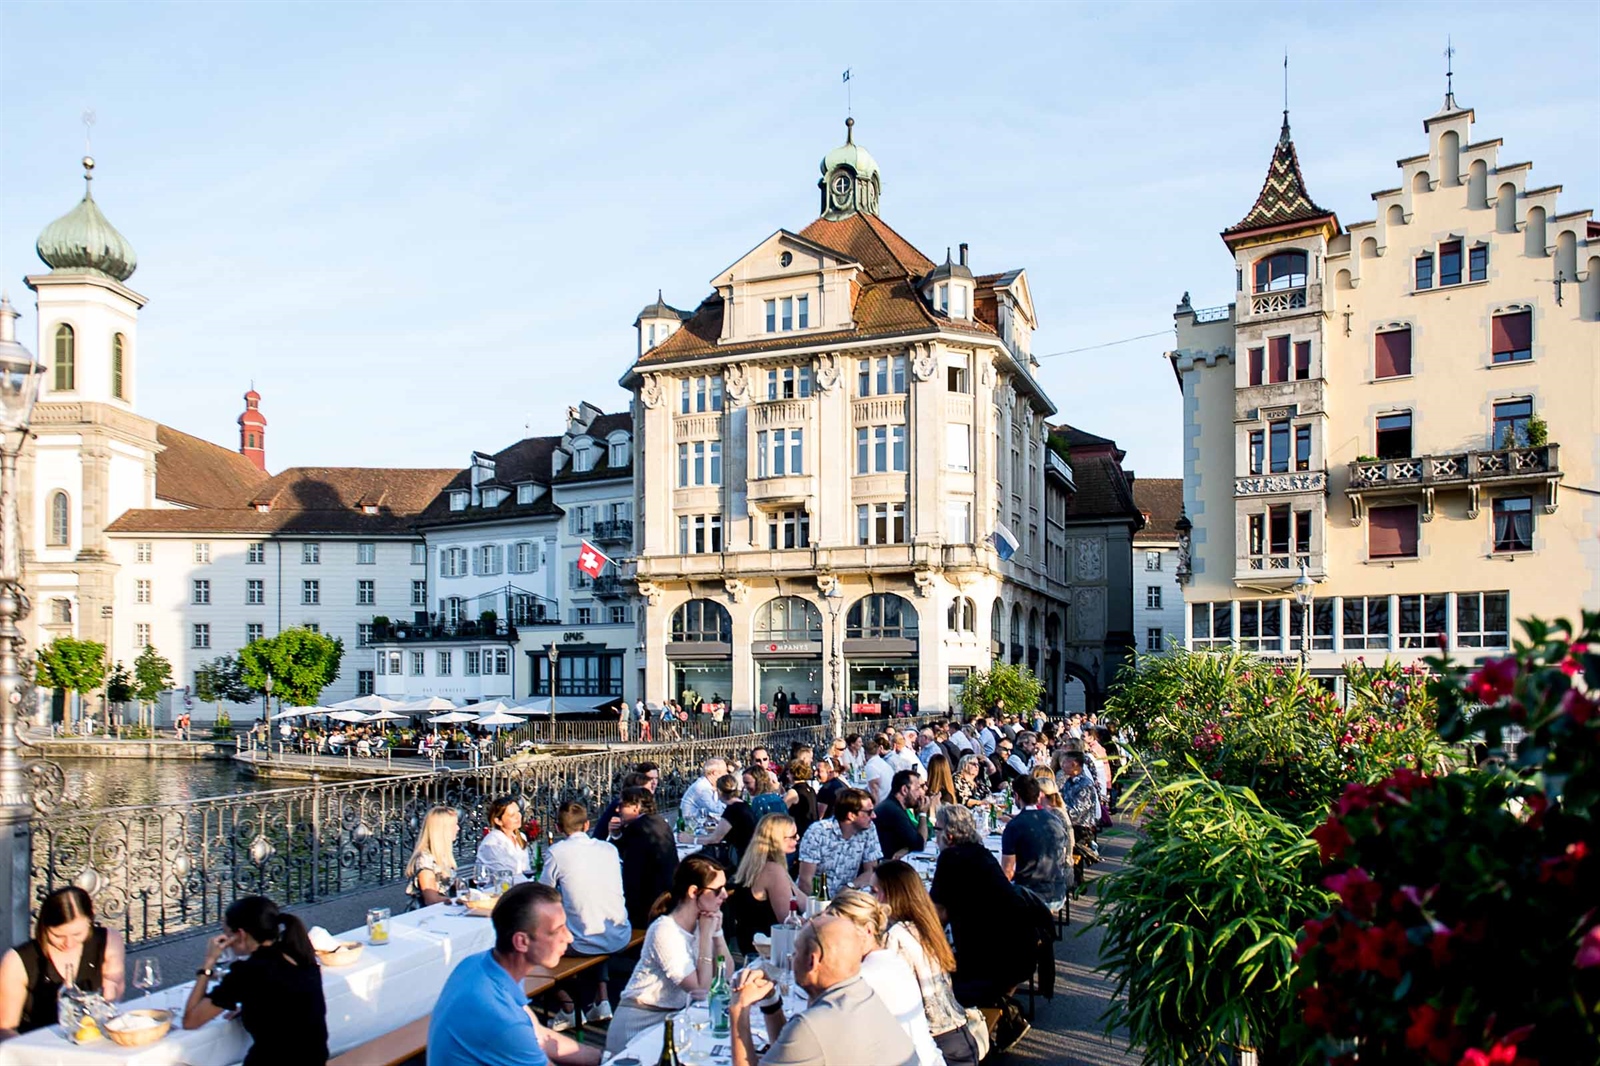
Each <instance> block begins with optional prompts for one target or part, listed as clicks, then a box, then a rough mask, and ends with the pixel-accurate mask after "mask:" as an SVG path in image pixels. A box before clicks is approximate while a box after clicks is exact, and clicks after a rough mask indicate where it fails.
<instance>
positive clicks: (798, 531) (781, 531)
mask: <svg viewBox="0 0 1600 1066" xmlns="http://www.w3.org/2000/svg"><path fill="white" fill-rule="evenodd" d="M767 547H768V548H770V549H772V550H774V551H780V550H784V549H788V548H809V547H811V515H810V514H809V513H807V512H806V511H774V512H773V513H772V514H771V515H769V516H768V517H767Z"/></svg>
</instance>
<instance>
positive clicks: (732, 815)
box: [699, 774, 756, 865]
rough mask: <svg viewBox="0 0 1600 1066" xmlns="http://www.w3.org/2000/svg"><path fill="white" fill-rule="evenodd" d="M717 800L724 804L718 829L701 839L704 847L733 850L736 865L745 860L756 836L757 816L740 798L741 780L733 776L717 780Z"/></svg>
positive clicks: (729, 775)
mask: <svg viewBox="0 0 1600 1066" xmlns="http://www.w3.org/2000/svg"><path fill="white" fill-rule="evenodd" d="M717 799H719V800H721V801H722V803H723V808H722V817H721V818H719V819H718V820H717V828H716V829H714V830H712V831H711V833H710V834H709V835H708V836H705V837H702V838H700V839H699V843H700V844H702V845H711V844H727V845H729V846H730V847H731V848H732V849H733V855H734V865H738V863H739V860H740V859H743V858H744V853H745V849H746V848H748V847H749V846H750V838H751V837H752V836H754V835H755V831H756V815H755V812H754V811H752V810H751V809H750V804H748V803H746V802H745V801H744V800H743V799H741V798H740V796H739V779H738V778H737V777H734V776H733V775H732V774H723V775H722V776H721V777H719V778H717Z"/></svg>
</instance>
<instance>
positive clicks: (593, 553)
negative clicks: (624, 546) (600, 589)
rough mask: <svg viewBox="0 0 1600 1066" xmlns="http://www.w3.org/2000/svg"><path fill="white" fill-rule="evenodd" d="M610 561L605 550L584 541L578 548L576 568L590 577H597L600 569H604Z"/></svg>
mask: <svg viewBox="0 0 1600 1066" xmlns="http://www.w3.org/2000/svg"><path fill="white" fill-rule="evenodd" d="M610 561H611V559H610V558H609V557H608V556H607V555H606V553H605V552H603V551H601V550H600V549H599V548H596V547H595V546H594V545H593V544H590V543H589V542H588V541H584V542H583V547H582V548H580V549H579V550H578V569H579V570H582V571H583V572H584V573H586V574H588V575H589V576H590V577H599V576H600V571H602V570H604V569H605V568H606V564H607V563H609V562H610Z"/></svg>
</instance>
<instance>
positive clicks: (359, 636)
mask: <svg viewBox="0 0 1600 1066" xmlns="http://www.w3.org/2000/svg"><path fill="white" fill-rule="evenodd" d="M371 643H372V623H371V622H357V623H356V647H358V648H365V647H368V646H369V645H371Z"/></svg>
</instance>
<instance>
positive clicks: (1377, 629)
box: [1344, 596, 1389, 651]
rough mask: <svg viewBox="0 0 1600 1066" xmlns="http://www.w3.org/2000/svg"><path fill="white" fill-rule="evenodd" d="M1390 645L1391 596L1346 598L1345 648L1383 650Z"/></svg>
mask: <svg viewBox="0 0 1600 1066" xmlns="http://www.w3.org/2000/svg"><path fill="white" fill-rule="evenodd" d="M1388 647H1389V597H1387V596H1346V597H1345V598H1344V650H1345V651H1382V650H1384V649H1386V648H1388Z"/></svg>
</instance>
